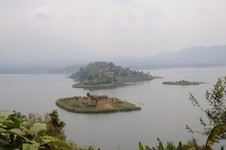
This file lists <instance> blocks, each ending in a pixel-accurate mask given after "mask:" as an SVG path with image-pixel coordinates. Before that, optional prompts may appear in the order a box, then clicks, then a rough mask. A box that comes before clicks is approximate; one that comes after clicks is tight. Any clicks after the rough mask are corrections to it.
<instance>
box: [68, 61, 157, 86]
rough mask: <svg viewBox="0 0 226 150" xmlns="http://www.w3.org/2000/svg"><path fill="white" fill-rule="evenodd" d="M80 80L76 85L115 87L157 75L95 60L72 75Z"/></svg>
mask: <svg viewBox="0 0 226 150" xmlns="http://www.w3.org/2000/svg"><path fill="white" fill-rule="evenodd" d="M70 77H71V78H73V79H74V80H75V81H78V82H80V83H79V84H76V85H74V87H83V88H85V87H90V86H92V87H94V86H95V87H113V86H114V87H115V86H119V85H123V84H124V83H126V82H138V81H145V80H151V79H154V78H155V77H153V76H151V75H150V74H149V73H144V72H139V71H132V70H130V69H129V68H123V67H121V66H116V65H114V64H113V63H112V62H109V63H108V62H93V63H90V64H89V65H88V66H86V67H85V68H82V67H81V68H80V70H79V71H78V72H76V73H74V74H72V75H71V76H70Z"/></svg>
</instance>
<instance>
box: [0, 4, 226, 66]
mask: <svg viewBox="0 0 226 150" xmlns="http://www.w3.org/2000/svg"><path fill="white" fill-rule="evenodd" d="M225 14H226V1H225V0H218V1H212V0H199V1H197V0H184V1H181V0H170V1H168V0H67V1H62V0H48V1H46V0H37V1H30V0H20V1H18V0H7V1H4V0H2V1H0V20H1V23H0V63H4V62H23V61H24V62H26V61H37V62H42V61H47V60H60V61H64V60H65V59H70V60H73V59H79V56H80V55H87V56H88V55H89V53H88V54H87V52H91V53H90V55H92V54H93V53H96V52H97V53H99V54H100V55H101V54H102V53H103V54H110V55H115V56H129V57H130V56H131V57H143V56H148V55H154V54H159V53H163V52H172V51H178V50H181V49H185V48H188V47H193V46H211V45H224V44H226V36H225V35H226V30H225V26H226V19H225ZM86 50H87V51H86ZM76 56H77V57H76ZM81 59H84V58H81Z"/></svg>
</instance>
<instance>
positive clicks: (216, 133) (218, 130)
mask: <svg viewBox="0 0 226 150" xmlns="http://www.w3.org/2000/svg"><path fill="white" fill-rule="evenodd" d="M224 132H226V124H220V125H217V126H215V127H214V128H213V129H212V130H211V132H210V134H209V136H208V138H207V140H206V147H209V148H211V146H212V145H213V144H214V143H218V142H219V139H220V138H221V135H222V134H223V133H224Z"/></svg>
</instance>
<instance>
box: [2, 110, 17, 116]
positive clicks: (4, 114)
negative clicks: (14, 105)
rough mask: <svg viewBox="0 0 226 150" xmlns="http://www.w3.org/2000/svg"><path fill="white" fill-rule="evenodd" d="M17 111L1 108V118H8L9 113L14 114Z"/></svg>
mask: <svg viewBox="0 0 226 150" xmlns="http://www.w3.org/2000/svg"><path fill="white" fill-rule="evenodd" d="M15 113H16V112H14V111H8V110H0V118H6V117H8V116H9V115H13V114H15Z"/></svg>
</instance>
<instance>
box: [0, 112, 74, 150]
mask: <svg viewBox="0 0 226 150" xmlns="http://www.w3.org/2000/svg"><path fill="white" fill-rule="evenodd" d="M46 132H47V125H46V124H45V123H39V122H35V123H33V122H30V121H28V120H27V118H26V117H25V116H22V115H21V114H20V113H17V112H10V111H0V149H2V150H8V149H21V150H40V149H43V150H48V149H58V148H60V147H62V148H65V149H68V150H70V149H72V147H71V146H70V145H68V144H67V143H66V142H64V141H63V140H60V139H58V138H55V137H53V136H49V135H48V134H46Z"/></svg>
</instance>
